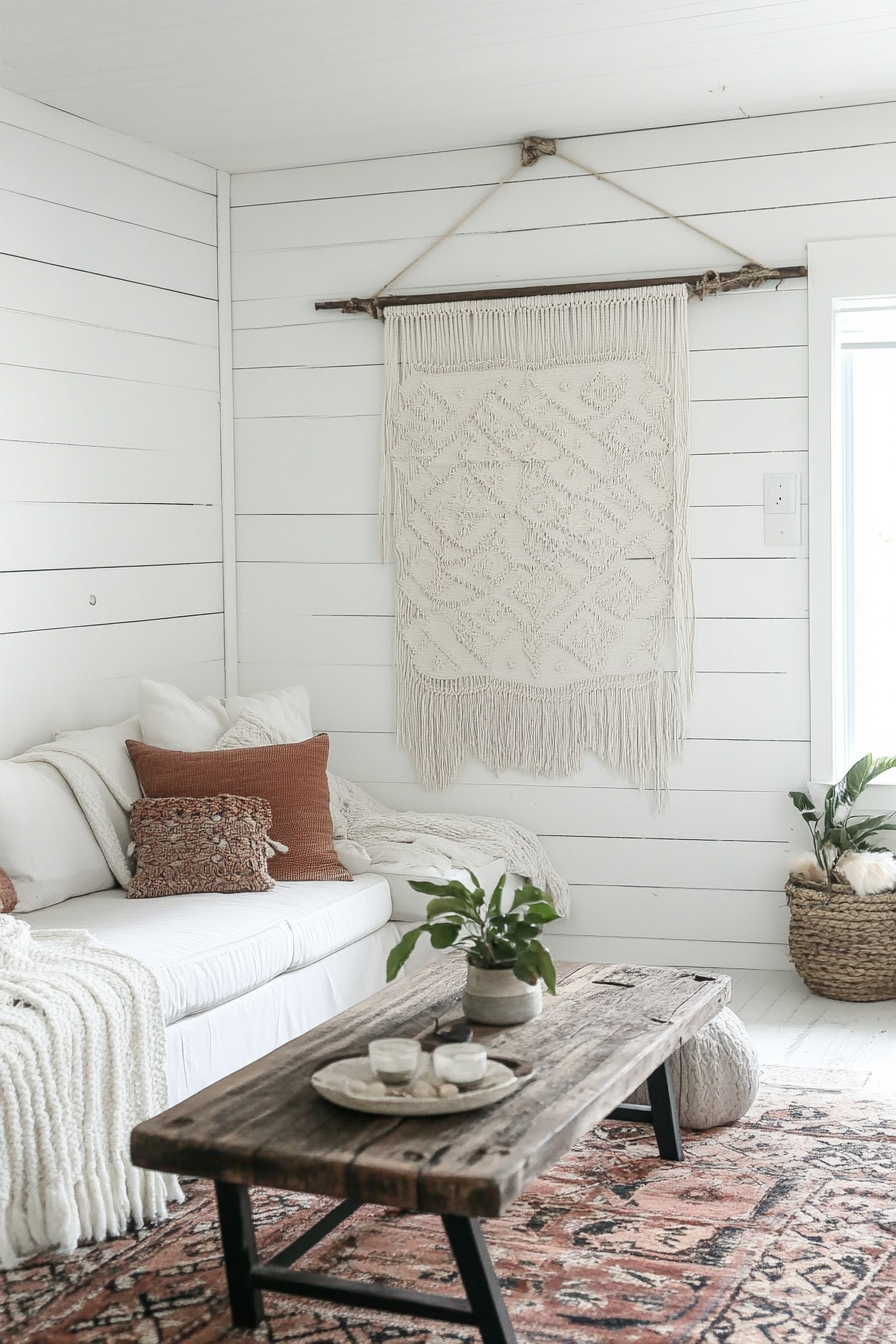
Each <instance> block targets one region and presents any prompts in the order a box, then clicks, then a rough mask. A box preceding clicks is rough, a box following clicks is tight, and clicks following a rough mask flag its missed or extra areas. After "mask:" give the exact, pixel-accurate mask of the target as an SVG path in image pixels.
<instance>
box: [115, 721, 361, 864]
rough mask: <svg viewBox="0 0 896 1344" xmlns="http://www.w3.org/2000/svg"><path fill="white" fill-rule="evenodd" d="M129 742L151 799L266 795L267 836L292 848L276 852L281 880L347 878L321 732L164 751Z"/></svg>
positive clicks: (326, 747)
mask: <svg viewBox="0 0 896 1344" xmlns="http://www.w3.org/2000/svg"><path fill="white" fill-rule="evenodd" d="M127 747H128V751H129V752H130V756H131V760H132V761H133V762H134V769H135V770H136V771H137V778H138V779H139V780H140V787H141V788H142V790H143V792H144V794H146V796H147V797H148V798H172V797H174V798H185V797H190V798H208V797H211V796H212V795H214V794H218V793H237V794H240V795H241V796H242V797H251V798H265V799H267V801H268V802H269V803H270V805H271V812H272V814H273V821H272V823H271V834H272V835H273V836H275V837H276V839H277V840H279V841H280V842H281V843H282V844H284V845H288V846H289V853H288V854H276V855H275V856H274V858H272V859H271V860H270V862H269V864H268V872H269V873H270V874H271V877H273V878H276V880H277V881H278V882H351V880H352V877H351V873H349V872H348V871H347V870H346V869H345V868H343V866H342V864H341V863H340V862H339V859H338V858H337V857H336V851H335V850H334V848H333V822H332V819H331V817H330V788H329V785H328V784H327V756H328V754H329V750H330V742H329V738H328V737H327V735H326V733H320V734H319V735H318V736H317V737H310V738H308V739H307V740H306V741H304V742H287V743H285V744H284V745H282V746H272V747H237V748H234V749H233V750H231V751H167V750H166V749H165V748H164V747H150V746H147V744H146V743H145V742H133V741H129V742H128V744H127Z"/></svg>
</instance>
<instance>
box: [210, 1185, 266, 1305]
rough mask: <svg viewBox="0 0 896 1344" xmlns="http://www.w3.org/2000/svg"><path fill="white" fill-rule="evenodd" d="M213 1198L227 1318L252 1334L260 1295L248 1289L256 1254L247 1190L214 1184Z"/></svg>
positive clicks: (256, 1258)
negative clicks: (221, 1246) (223, 1271)
mask: <svg viewBox="0 0 896 1344" xmlns="http://www.w3.org/2000/svg"><path fill="white" fill-rule="evenodd" d="M215 1195H216V1197H217V1200H218V1218H219V1220H220V1223H221V1242H222V1244H223V1247H224V1268H225V1270H226V1273H227V1292H228V1294H229V1296H230V1314H231V1316H232V1317H233V1323H234V1325H235V1326H237V1327H239V1328H241V1329H243V1330H254V1329H255V1327H256V1326H257V1325H260V1324H261V1321H262V1319H263V1317H264V1307H263V1305H262V1301H261V1292H260V1291H259V1290H258V1289H257V1288H255V1287H253V1285H252V1270H253V1268H254V1267H255V1264H256V1262H257V1260H258V1252H257V1249H256V1246H255V1228H254V1226H253V1224H252V1205H251V1203H250V1201H249V1189H248V1186H245V1185H230V1184H229V1183H228V1182H226V1181H216V1182H215Z"/></svg>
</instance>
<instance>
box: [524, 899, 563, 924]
mask: <svg viewBox="0 0 896 1344" xmlns="http://www.w3.org/2000/svg"><path fill="white" fill-rule="evenodd" d="M559 918H560V916H559V915H558V914H557V911H556V910H555V909H554V907H553V905H551V903H550V902H549V901H533V902H532V904H531V905H530V906H529V908H528V910H527V911H526V919H529V920H532V919H537V920H538V922H539V924H550V922H551V920H552V919H559Z"/></svg>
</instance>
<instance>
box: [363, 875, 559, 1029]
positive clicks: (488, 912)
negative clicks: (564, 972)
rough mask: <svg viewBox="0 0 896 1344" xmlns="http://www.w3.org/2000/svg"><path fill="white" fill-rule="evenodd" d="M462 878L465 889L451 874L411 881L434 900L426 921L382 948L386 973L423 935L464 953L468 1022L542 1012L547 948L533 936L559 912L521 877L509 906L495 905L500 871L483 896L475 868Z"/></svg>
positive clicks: (507, 1020) (552, 980) (549, 984)
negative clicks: (449, 877) (444, 879)
mask: <svg viewBox="0 0 896 1344" xmlns="http://www.w3.org/2000/svg"><path fill="white" fill-rule="evenodd" d="M468 872H469V870H468ZM469 876H470V879H471V881H472V883H473V887H472V889H471V888H469V887H467V886H465V885H464V883H463V882H458V881H456V880H454V881H451V882H412V883H411V884H410V885H411V886H412V887H413V888H414V890H415V891H420V892H423V893H424V894H425V895H427V896H433V897H434V898H435V899H434V900H431V901H430V902H429V904H428V905H427V907H426V923H425V924H420V925H418V927H417V928H416V929H410V930H409V931H408V932H407V933H406V934H405V935H404V937H403V938H402V940H401V942H400V943H399V944H398V946H397V947H393V949H392V951H391V952H390V953H389V959H388V961H387V963H386V979H387V980H394V979H395V977H396V975H397V974H398V972H399V971H400V970H401V968H402V966H403V965H404V963H405V962H406V961H407V959H408V957H409V956H410V955H411V953H412V952H413V950H414V948H415V947H416V946H417V942H418V940H419V939H420V938H421V937H422V936H423V934H424V933H428V934H429V937H430V941H431V942H432V945H433V947H436V948H449V947H456V948H460V949H462V950H463V951H464V952H466V955H467V984H466V988H465V989H464V997H463V1010H464V1015H465V1016H466V1017H467V1018H468V1019H469V1021H471V1022H486V1023H489V1024H492V1025H497V1026H509V1025H510V1024H511V1023H514V1022H528V1021H529V1019H530V1018H532V1017H537V1016H538V1014H539V1013H540V1012H541V1006H542V998H541V982H542V981H544V984H545V987H546V988H547V990H548V993H549V994H555V993H556V992H557V975H556V971H555V969H554V963H553V961H552V960H551V954H550V952H549V951H548V950H547V948H546V947H545V946H544V944H543V943H541V942H539V935H540V933H541V931H542V928H543V927H544V925H545V924H548V923H550V921H551V920H553V919H558V918H559V916H558V914H557V911H556V910H555V909H554V906H553V905H552V903H551V901H550V899H549V898H548V897H547V896H546V895H545V893H544V892H543V891H542V890H541V889H540V888H539V887H534V886H532V885H531V884H530V883H528V882H527V883H525V885H524V886H522V887H521V888H520V890H519V891H517V892H515V894H514V897H513V901H512V903H511V905H510V907H509V909H507V910H502V904H503V895H504V877H503V876H502V877H501V880H500V881H499V882H498V885H497V886H496V887H495V889H494V891H493V892H492V894H491V896H486V894H485V892H484V891H483V889H482V885H481V883H480V881H479V878H478V877H477V876H476V874H475V873H472V872H471V873H469Z"/></svg>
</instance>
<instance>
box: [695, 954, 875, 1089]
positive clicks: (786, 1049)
mask: <svg viewBox="0 0 896 1344" xmlns="http://www.w3.org/2000/svg"><path fill="white" fill-rule="evenodd" d="M718 969H719V971H720V972H722V973H723V974H725V975H730V976H731V990H732V993H731V1007H732V1008H733V1009H734V1011H735V1012H736V1013H737V1014H738V1015H739V1016H740V1017H741V1018H742V1019H743V1021H744V1023H745V1024H746V1026H747V1030H748V1031H749V1033H750V1036H751V1037H752V1039H753V1042H754V1044H755V1046H756V1049H757V1051H758V1052H759V1058H760V1061H761V1064H762V1073H763V1077H764V1078H765V1079H766V1081H768V1082H781V1083H785V1082H786V1083H804V1084H805V1085H806V1086H807V1087H812V1086H817V1087H837V1088H841V1087H842V1088H847V1089H850V1090H852V1089H856V1090H858V1091H861V1092H865V1093H868V1094H869V1095H874V1096H887V1097H891V1098H892V1099H893V1100H894V1101H896V999H889V1000H886V1001H885V1002H883V1003H842V1002H840V1000H838V999H824V998H821V997H820V996H819V995H818V994H812V993H810V991H809V990H808V989H807V988H806V986H805V985H804V984H803V982H802V980H801V979H800V978H799V976H798V975H797V973H796V971H745V970H737V971H731V970H725V969H724V968H722V967H719V968H718Z"/></svg>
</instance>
